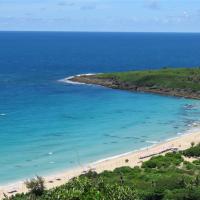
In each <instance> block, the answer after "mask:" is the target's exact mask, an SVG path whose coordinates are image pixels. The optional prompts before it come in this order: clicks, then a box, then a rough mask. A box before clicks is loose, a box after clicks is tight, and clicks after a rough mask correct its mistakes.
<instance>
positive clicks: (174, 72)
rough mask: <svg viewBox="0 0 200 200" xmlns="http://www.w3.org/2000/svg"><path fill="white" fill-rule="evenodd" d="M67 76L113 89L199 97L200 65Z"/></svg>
mask: <svg viewBox="0 0 200 200" xmlns="http://www.w3.org/2000/svg"><path fill="white" fill-rule="evenodd" d="M69 80H70V81H73V82H79V83H86V84H96V85H101V86H105V87H108V88H113V89H121V90H129V91H138V92H150V93H157V94H162V95H170V96H177V97H185V98H192V99H200V68H166V69H159V70H144V71H129V72H115V73H105V74H96V75H79V76H74V77H72V78H70V79H69Z"/></svg>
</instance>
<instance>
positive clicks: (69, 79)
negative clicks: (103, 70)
mask: <svg viewBox="0 0 200 200" xmlns="http://www.w3.org/2000/svg"><path fill="white" fill-rule="evenodd" d="M95 74H97V73H87V74H77V75H74V76H69V77H66V78H64V79H60V80H58V81H59V82H63V83H68V84H73V85H92V84H86V83H80V82H76V81H71V79H72V78H74V77H76V76H78V77H79V76H84V75H85V76H91V75H95ZM98 74H100V73H98Z"/></svg>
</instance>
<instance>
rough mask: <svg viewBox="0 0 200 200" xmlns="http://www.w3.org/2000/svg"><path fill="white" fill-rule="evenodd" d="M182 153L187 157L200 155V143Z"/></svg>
mask: <svg viewBox="0 0 200 200" xmlns="http://www.w3.org/2000/svg"><path fill="white" fill-rule="evenodd" d="M182 154H183V155H184V156H187V157H200V144H197V145H196V146H192V147H190V148H189V149H186V150H184V151H182Z"/></svg>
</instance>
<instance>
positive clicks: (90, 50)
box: [0, 32, 200, 184]
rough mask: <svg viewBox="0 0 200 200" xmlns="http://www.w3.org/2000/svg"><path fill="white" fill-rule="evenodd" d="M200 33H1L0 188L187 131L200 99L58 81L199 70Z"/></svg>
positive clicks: (195, 119) (199, 111) (198, 114)
mask: <svg viewBox="0 0 200 200" xmlns="http://www.w3.org/2000/svg"><path fill="white" fill-rule="evenodd" d="M199 47H200V34H178V33H174V34H172V33H171V34H169V33H81V32H80V33H73V32H71V33H70V32H69V33H64V32H63V33H58V32H0V177H1V179H0V184H5V183H9V182H13V181H16V180H21V179H25V178H28V177H32V176H34V175H36V174H39V175H47V174H51V173H54V172H60V171H62V170H65V169H68V168H72V167H77V166H79V165H80V164H81V165H84V164H86V163H89V162H94V161H97V160H99V159H103V158H105V157H110V156H114V155H117V154H121V153H125V152H128V151H132V150H135V149H139V148H142V147H145V146H150V145H152V144H154V143H156V142H159V141H161V140H165V139H168V138H172V137H176V136H177V135H178V134H181V133H184V132H185V131H187V130H189V129H190V128H191V127H192V126H193V125H194V124H198V121H199V119H200V101H197V100H189V99H184V98H176V97H166V96H159V95H153V94H144V93H131V92H126V91H120V90H112V89H107V88H103V87H98V86H89V85H73V84H65V83H61V82H59V81H58V80H60V79H63V78H65V77H68V76H72V75H75V74H82V73H97V72H113V71H127V70H136V69H157V68H161V67H164V66H173V67H193V66H200V48H199Z"/></svg>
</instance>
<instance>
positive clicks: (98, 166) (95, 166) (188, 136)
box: [0, 128, 200, 199]
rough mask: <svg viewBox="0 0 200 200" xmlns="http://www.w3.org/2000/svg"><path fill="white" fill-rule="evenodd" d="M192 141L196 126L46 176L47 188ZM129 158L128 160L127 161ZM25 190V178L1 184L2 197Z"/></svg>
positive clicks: (197, 137) (199, 138)
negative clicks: (140, 146) (150, 143)
mask: <svg viewBox="0 0 200 200" xmlns="http://www.w3.org/2000/svg"><path fill="white" fill-rule="evenodd" d="M191 142H195V143H199V142H200V129H198V128H194V129H192V130H188V131H186V132H185V133H183V134H181V135H178V136H177V137H173V138H169V139H166V140H164V141H161V142H159V143H157V144H152V145H151V146H147V147H142V148H140V149H136V150H133V151H129V152H126V153H123V154H118V155H115V156H111V157H107V158H104V159H100V160H97V161H95V162H92V163H88V164H85V165H83V166H82V167H77V168H72V169H68V170H63V171H62V172H60V173H54V174H53V175H47V176H44V177H43V178H44V179H45V186H46V188H47V189H51V188H54V187H57V186H60V185H63V184H65V183H66V182H67V181H69V180H70V179H72V178H74V177H77V176H79V175H81V174H84V173H86V172H88V171H89V170H94V171H96V172H97V173H101V172H103V171H105V170H109V171H112V170H114V169H116V168H118V167H123V166H129V167H135V166H140V165H141V164H142V162H144V161H146V160H148V159H150V158H151V157H152V156H154V155H163V154H165V153H167V152H171V151H173V149H178V150H183V149H186V148H189V147H190V145H191ZM127 159H128V162H126V160H127ZM25 180H27V179H25ZM23 192H24V193H26V192H27V189H26V186H25V184H24V180H20V181H16V182H13V183H9V184H5V185H1V186H0V199H2V198H3V197H4V196H3V194H4V193H5V194H6V195H8V196H11V195H15V194H17V193H23Z"/></svg>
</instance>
